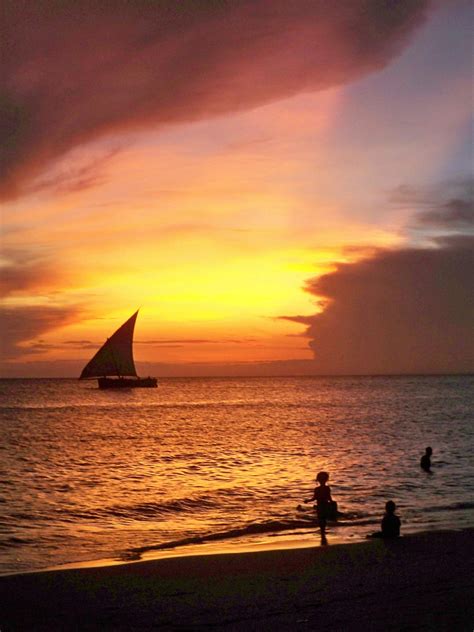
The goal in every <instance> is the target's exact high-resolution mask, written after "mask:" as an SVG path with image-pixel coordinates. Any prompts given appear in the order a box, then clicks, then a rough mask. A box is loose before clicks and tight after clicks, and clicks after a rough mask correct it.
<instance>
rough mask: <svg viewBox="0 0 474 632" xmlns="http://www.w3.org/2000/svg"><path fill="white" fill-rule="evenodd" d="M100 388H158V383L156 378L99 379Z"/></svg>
mask: <svg viewBox="0 0 474 632" xmlns="http://www.w3.org/2000/svg"><path fill="white" fill-rule="evenodd" d="M97 381H98V383H99V388H102V389H106V388H119V389H120V388H156V387H157V386H158V382H157V379H156V377H138V378H126V377H118V378H110V377H99V378H98V380H97Z"/></svg>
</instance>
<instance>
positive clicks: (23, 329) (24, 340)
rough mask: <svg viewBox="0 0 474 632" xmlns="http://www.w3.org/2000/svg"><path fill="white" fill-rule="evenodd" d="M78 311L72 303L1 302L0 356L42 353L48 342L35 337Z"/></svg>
mask: <svg viewBox="0 0 474 632" xmlns="http://www.w3.org/2000/svg"><path fill="white" fill-rule="evenodd" d="M78 315H79V309H78V308H76V307H52V306H47V305H41V306H30V305H28V306H18V305H15V306H2V307H1V308H0V331H1V332H2V336H1V353H0V356H1V359H2V360H11V359H14V358H20V357H21V356H24V355H25V354H30V353H43V352H45V351H48V350H50V349H51V345H49V344H48V343H45V342H44V341H42V340H39V341H38V342H35V343H30V344H28V343H29V342H30V341H32V340H35V339H37V338H38V337H41V336H43V335H44V334H46V333H48V332H49V331H53V330H54V329H58V328H59V327H63V326H65V325H68V324H70V323H73V322H75V320H76V319H77V317H78Z"/></svg>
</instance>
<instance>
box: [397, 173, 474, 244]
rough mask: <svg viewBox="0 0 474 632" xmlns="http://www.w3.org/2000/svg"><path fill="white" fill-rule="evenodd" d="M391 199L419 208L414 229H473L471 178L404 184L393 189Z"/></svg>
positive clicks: (414, 219) (401, 205)
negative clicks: (427, 184) (426, 185)
mask: <svg viewBox="0 0 474 632" xmlns="http://www.w3.org/2000/svg"><path fill="white" fill-rule="evenodd" d="M389 199H390V202H391V204H392V205H395V206H398V207H401V208H416V209H418V212H417V213H416V215H415V216H414V218H413V222H412V228H415V229H421V230H426V229H433V230H436V231H441V232H446V231H450V232H459V231H466V230H467V231H470V230H473V229H474V191H473V182H472V180H471V179H467V178H466V179H458V180H453V181H450V182H444V183H442V184H439V185H436V186H433V187H431V188H428V189H426V188H418V187H413V186H407V185H402V186H400V187H398V188H397V189H395V190H394V191H392V192H391V194H390V197H389Z"/></svg>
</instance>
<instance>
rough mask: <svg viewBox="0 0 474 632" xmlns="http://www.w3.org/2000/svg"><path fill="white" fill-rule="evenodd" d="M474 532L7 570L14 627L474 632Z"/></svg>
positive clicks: (6, 627)
mask: <svg viewBox="0 0 474 632" xmlns="http://www.w3.org/2000/svg"><path fill="white" fill-rule="evenodd" d="M473 545H474V529H465V530H462V531H438V532H431V533H421V534H416V535H409V536H406V537H402V538H400V539H399V540H394V541H381V540H368V541H366V542H362V543H355V544H339V545H331V543H330V542H329V546H326V547H321V546H315V547H311V548H300V549H286V550H269V551H257V552H252V553H236V554H235V553H231V554H228V553H227V554H212V555H191V556H186V557H175V558H169V559H156V560H151V561H144V562H143V561H141V562H136V563H127V564H121V565H117V566H101V567H90V568H77V569H69V570H56V571H47V572H39V573H27V574H17V575H10V576H4V577H0V604H1V606H0V608H1V615H0V628H1V630H2V632H8V631H14V630H75V629H77V630H156V629H162V630H201V629H216V630H220V629H222V630H269V629H271V630H439V631H447V630H449V631H457V630H460V631H461V630H466V631H467V630H472V629H473V625H474V555H473V549H474V546H473Z"/></svg>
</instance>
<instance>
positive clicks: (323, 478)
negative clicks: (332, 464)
mask: <svg viewBox="0 0 474 632" xmlns="http://www.w3.org/2000/svg"><path fill="white" fill-rule="evenodd" d="M328 480H329V474H328V473H327V472H318V475H317V476H316V482H318V483H320V484H321V485H324V484H325V483H327V482H328Z"/></svg>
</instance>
